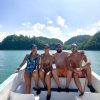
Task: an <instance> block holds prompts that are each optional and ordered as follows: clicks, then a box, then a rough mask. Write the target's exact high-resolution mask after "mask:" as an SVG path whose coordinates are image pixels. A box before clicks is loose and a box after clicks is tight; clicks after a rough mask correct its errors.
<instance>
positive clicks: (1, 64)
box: [0, 51, 100, 83]
mask: <svg viewBox="0 0 100 100" xmlns="http://www.w3.org/2000/svg"><path fill="white" fill-rule="evenodd" d="M55 52H56V51H51V54H52V53H55ZM28 53H30V51H0V83H2V82H3V81H4V80H5V79H6V78H7V77H9V76H10V75H11V74H12V73H13V72H14V71H15V69H16V68H17V67H18V66H19V64H20V63H21V61H22V60H23V58H24V56H25V55H26V54H28ZM38 53H39V54H41V53H43V51H38ZM86 55H87V56H88V58H89V59H90V61H91V63H92V66H91V67H92V70H93V71H94V72H96V73H97V74H99V75H100V51H86Z"/></svg>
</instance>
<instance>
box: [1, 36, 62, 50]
mask: <svg viewBox="0 0 100 100" xmlns="http://www.w3.org/2000/svg"><path fill="white" fill-rule="evenodd" d="M56 43H61V44H63V42H62V41H61V40H59V39H55V38H52V39H49V38H46V37H42V36H41V37H33V38H30V37H27V36H23V35H20V36H17V35H10V36H7V37H6V38H5V39H4V40H3V41H2V42H1V43H0V49H2V50H29V49H31V45H32V44H36V45H37V47H38V49H43V46H44V45H45V44H49V45H50V47H51V49H55V44H56Z"/></svg>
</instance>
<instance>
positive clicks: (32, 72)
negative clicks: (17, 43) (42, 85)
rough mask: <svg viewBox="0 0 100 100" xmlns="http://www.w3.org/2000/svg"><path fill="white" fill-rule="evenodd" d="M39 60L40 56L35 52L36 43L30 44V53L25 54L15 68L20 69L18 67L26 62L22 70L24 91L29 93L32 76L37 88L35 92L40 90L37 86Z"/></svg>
mask: <svg viewBox="0 0 100 100" xmlns="http://www.w3.org/2000/svg"><path fill="white" fill-rule="evenodd" d="M39 60H40V56H39V54H37V47H36V45H32V51H31V53H30V54H27V55H26V56H25V58H24V60H23V62H22V63H21V64H20V66H19V67H18V68H17V69H16V72H18V71H19V70H20V68H21V67H22V66H23V65H24V64H25V63H27V66H26V68H25V72H24V79H25V89H26V91H25V93H26V94H29V93H30V90H31V79H32V78H33V79H34V81H35V86H36V89H37V94H39V92H40V90H39V88H38V68H39Z"/></svg>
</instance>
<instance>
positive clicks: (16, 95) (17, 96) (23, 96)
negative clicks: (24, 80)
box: [10, 92, 35, 100]
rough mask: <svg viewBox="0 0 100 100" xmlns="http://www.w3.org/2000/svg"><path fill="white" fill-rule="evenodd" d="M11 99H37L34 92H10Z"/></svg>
mask: <svg viewBox="0 0 100 100" xmlns="http://www.w3.org/2000/svg"><path fill="white" fill-rule="evenodd" d="M10 100H35V96H34V94H21V93H16V92H10Z"/></svg>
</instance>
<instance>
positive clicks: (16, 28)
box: [0, 0, 100, 42]
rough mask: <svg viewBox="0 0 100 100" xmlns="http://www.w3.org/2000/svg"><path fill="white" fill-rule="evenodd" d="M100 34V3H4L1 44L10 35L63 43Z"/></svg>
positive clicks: (94, 0) (45, 0)
mask: <svg viewBox="0 0 100 100" xmlns="http://www.w3.org/2000/svg"><path fill="white" fill-rule="evenodd" d="M97 31H100V0H0V41H2V40H3V39H4V38H5V37H6V36H8V35H13V34H16V35H18V36H19V35H24V36H26V35H27V36H30V37H33V36H36V37H37V36H44V37H48V38H58V39H60V40H62V41H63V42H65V41H67V40H68V39H70V38H71V37H73V36H77V35H94V34H95V33H96V32H97Z"/></svg>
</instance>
